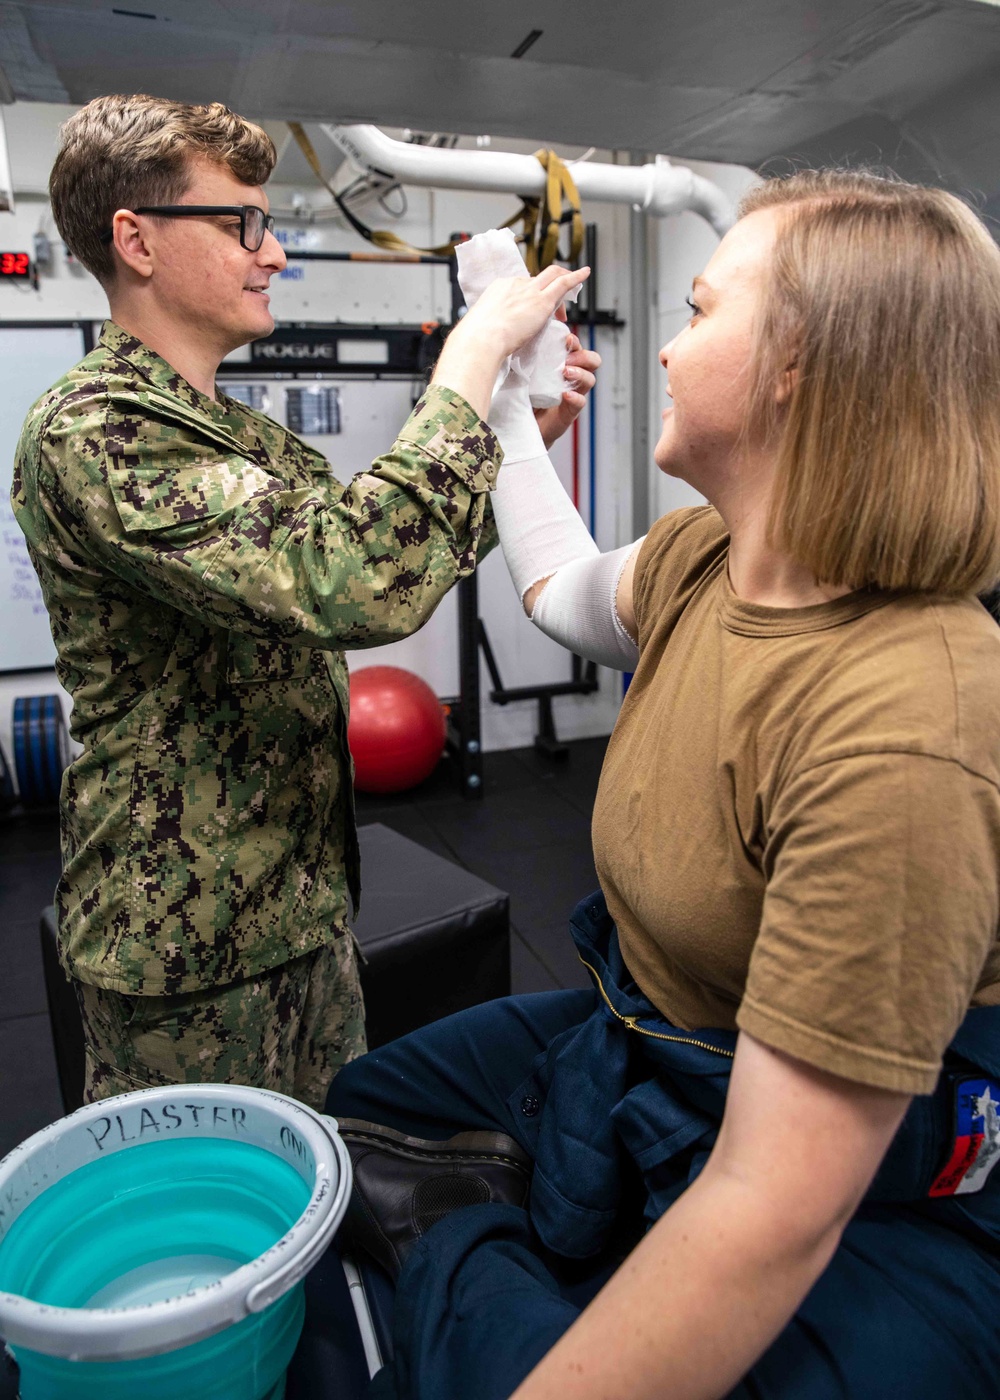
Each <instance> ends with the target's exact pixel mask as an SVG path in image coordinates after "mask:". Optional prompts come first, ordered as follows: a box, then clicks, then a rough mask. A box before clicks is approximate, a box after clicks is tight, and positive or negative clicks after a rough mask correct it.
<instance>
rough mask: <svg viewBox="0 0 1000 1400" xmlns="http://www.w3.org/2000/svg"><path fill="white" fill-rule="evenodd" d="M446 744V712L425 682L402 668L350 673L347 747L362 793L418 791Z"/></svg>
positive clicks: (371, 669) (379, 668) (376, 668)
mask: <svg viewBox="0 0 1000 1400" xmlns="http://www.w3.org/2000/svg"><path fill="white" fill-rule="evenodd" d="M444 740H445V720H444V709H443V708H442V705H441V701H440V700H439V699H438V698H437V696H436V695H435V694H434V692H433V690H431V688H430V686H429V685H428V684H427V683H426V681H422V680H421V679H420V677H419V676H415V675H414V674H413V672H412V671H404V670H403V669H402V668H401V667H399V666H365V667H363V668H362V669H361V670H359V671H352V672H351V719H350V723H349V724H348V726H347V742H348V743H349V744H350V746H351V754H352V756H353V758H354V786H355V787H356V788H358V789H359V790H360V791H361V792H404V791H405V790H406V789H407V788H411V787H416V785H417V783H422V782H423V780H424V779H425V778H428V777H430V775H431V773H433V771H434V767H435V765H436V764H437V761H438V759H439V758H440V757H441V753H442V750H443V749H444Z"/></svg>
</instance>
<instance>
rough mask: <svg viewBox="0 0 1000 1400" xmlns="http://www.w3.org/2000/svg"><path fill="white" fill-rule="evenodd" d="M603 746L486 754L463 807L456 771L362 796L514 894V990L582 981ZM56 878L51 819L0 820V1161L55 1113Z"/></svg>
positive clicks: (403, 828)
mask: <svg viewBox="0 0 1000 1400" xmlns="http://www.w3.org/2000/svg"><path fill="white" fill-rule="evenodd" d="M606 746H607V739H583V740H578V741H576V742H575V743H571V744H570V745H569V750H570V752H569V757H568V758H567V759H566V760H565V761H563V762H561V763H556V762H551V761H550V760H548V759H544V758H542V757H540V756H539V755H537V754H536V753H535V752H534V750H533V749H511V750H508V751H506V752H504V753H492V754H486V755H485V757H484V763H485V786H486V796H485V797H484V799H483V800H482V801H481V802H466V801H464V800H463V799H462V797H461V796H460V795H459V791H458V782H457V779H456V777H455V774H454V771H453V769H452V766H451V764H450V763H449V762H448V761H447V760H445V761H442V763H440V764H439V765H438V768H437V770H436V772H435V773H434V775H433V776H432V777H431V778H429V779H428V780H427V782H426V783H423V784H421V786H420V787H419V788H415V789H414V790H413V791H412V792H409V793H403V794H401V795H400V796H398V797H372V796H366V795H364V794H359V796H358V821H359V822H384V823H385V825H386V826H389V827H392V828H393V830H395V831H398V832H399V833H400V834H401V835H402V836H409V837H410V838H411V840H414V841H419V842H420V844H421V845H423V846H426V847H427V848H428V849H429V850H432V851H436V852H437V853H438V855H441V856H444V857H445V858H446V859H448V860H453V861H456V862H457V863H458V864H459V865H464V866H465V867H466V869H468V870H471V871H472V872H473V874H475V875H479V876H481V877H482V879H484V880H489V882H490V883H491V884H493V885H497V886H498V887H499V888H500V889H502V890H507V891H508V892H509V894H510V914H511V981H512V985H513V990H514V991H515V992H540V991H550V990H552V989H553V988H556V987H582V986H586V985H587V978H586V973H585V972H584V970H583V968H582V967H581V966H580V963H579V962H578V961H577V958H576V953H575V950H574V948H573V944H572V941H571V939H570V936H569V929H568V919H569V914H570V911H571V910H572V908H573V905H574V904H575V903H576V902H577V900H579V899H582V898H583V896H584V895H586V894H589V893H590V892H591V891H592V890H594V889H596V887H597V876H596V875H595V873H594V866H593V860H592V857H591V848H590V814H591V809H592V808H593V805H594V794H595V793H596V791H597V780H598V778H599V776H600V771H601V763H602V761H603V759H604V750H605V748H606ZM58 876H59V831H58V823H57V819H56V816H55V813H54V812H51V811H50V812H36V813H24V812H18V811H15V812H13V813H9V814H7V815H4V816H0V1156H3V1155H4V1153H6V1152H9V1151H10V1149H11V1148H12V1147H14V1146H16V1144H17V1143H19V1142H21V1141H22V1139H24V1138H25V1137H27V1136H28V1135H29V1134H30V1133H33V1132H36V1131H37V1130H38V1129H39V1128H42V1127H44V1126H45V1124H46V1123H51V1122H52V1121H53V1119H55V1118H59V1117H60V1116H61V1115H62V1103H61V1100H60V1098H59V1086H58V1081H57V1078H56V1065H55V1057H54V1054H53V1050H52V1040H51V1036H50V1032H49V1017H48V1009H47V1006H46V1002H45V983H44V980H43V977H42V958H41V949H40V944H39V937H38V921H39V915H40V914H41V911H42V909H43V908H44V907H45V905H46V904H51V902H52V891H53V889H54V887H55V883H56V880H57V879H58Z"/></svg>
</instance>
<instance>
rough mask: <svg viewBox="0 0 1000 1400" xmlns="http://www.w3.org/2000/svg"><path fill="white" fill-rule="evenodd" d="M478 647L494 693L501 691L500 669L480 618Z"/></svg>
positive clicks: (484, 625)
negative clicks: (481, 650) (480, 648)
mask: <svg viewBox="0 0 1000 1400" xmlns="http://www.w3.org/2000/svg"><path fill="white" fill-rule="evenodd" d="M479 645H480V646H481V647H482V649H483V660H484V661H485V662H486V669H487V671H489V673H490V680H491V681H492V682H493V689H494V691H499V690H503V681H502V680H501V678H500V667H499V666H498V665H497V659H496V657H495V656H494V654H493V648H492V646H491V645H490V639H489V637H488V636H487V634H486V624H485V623H484V622H483V620H482V618H480V619H479Z"/></svg>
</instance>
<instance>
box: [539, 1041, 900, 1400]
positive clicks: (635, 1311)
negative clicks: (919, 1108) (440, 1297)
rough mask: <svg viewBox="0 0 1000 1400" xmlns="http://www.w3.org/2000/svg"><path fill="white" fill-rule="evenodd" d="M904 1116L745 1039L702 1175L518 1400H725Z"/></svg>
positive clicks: (813, 1271)
mask: <svg viewBox="0 0 1000 1400" xmlns="http://www.w3.org/2000/svg"><path fill="white" fill-rule="evenodd" d="M909 1102H910V1100H909V1098H908V1097H907V1096H906V1095H904V1094H895V1093H889V1092H888V1091H886V1090H883V1089H871V1088H868V1087H866V1086H865V1085H861V1084H856V1083H852V1082H850V1081H848V1080H846V1079H841V1078H839V1077H837V1076H835V1075H831V1074H826V1073H823V1072H822V1071H820V1070H816V1069H813V1068H812V1067H811V1066H809V1065H806V1064H803V1063H802V1062H801V1061H799V1060H795V1059H792V1058H791V1057H790V1056H788V1055H785V1054H782V1053H780V1052H778V1051H775V1050H771V1049H769V1048H768V1047H767V1046H765V1045H763V1044H761V1043H760V1042H759V1041H756V1040H754V1039H753V1038H752V1037H751V1036H749V1035H747V1034H746V1033H745V1032H744V1033H742V1034H741V1035H740V1037H739V1042H738V1045H737V1051H736V1060H735V1063H734V1065H733V1075H732V1080H731V1083H730V1088H729V1097H728V1100H727V1105H726V1113H725V1117H724V1119H723V1123H722V1128H721V1130H720V1133H719V1138H718V1141H717V1143H716V1145H715V1148H714V1150H713V1152H712V1155H711V1157H710V1158H709V1161H708V1163H707V1165H706V1167H705V1169H704V1171H703V1172H702V1174H701V1175H700V1176H699V1177H698V1179H697V1180H696V1181H695V1182H694V1184H693V1185H692V1186H691V1187H689V1189H688V1190H687V1191H686V1192H685V1193H684V1195H683V1196H682V1197H681V1198H680V1199H679V1200H678V1201H677V1202H676V1204H675V1205H674V1206H672V1207H671V1209H670V1210H669V1211H667V1213H666V1214H665V1215H664V1216H662V1217H661V1219H660V1220H659V1221H657V1223H656V1225H655V1226H654V1227H653V1228H652V1230H650V1232H649V1234H648V1235H647V1236H646V1237H645V1239H644V1240H643V1241H642V1242H641V1243H640V1244H639V1246H638V1247H637V1248H636V1249H635V1250H634V1251H633V1252H632V1254H631V1255H630V1256H629V1258H628V1259H627V1260H626V1261H625V1263H624V1264H623V1265H622V1266H621V1268H620V1269H619V1270H618V1272H617V1273H616V1274H615V1276H614V1277H613V1278H612V1279H611V1280H610V1282H609V1283H607V1284H606V1285H605V1287H604V1288H603V1289H602V1290H601V1292H600V1293H599V1294H598V1296H597V1297H596V1298H595V1299H594V1301H593V1302H592V1303H591V1305H590V1306H589V1307H588V1308H587V1309H586V1311H585V1312H583V1313H582V1314H581V1315H580V1317H579V1319H578V1320H577V1322H576V1323H574V1325H573V1326H572V1327H571V1328H570V1330H569V1331H568V1332H567V1333H566V1335H565V1336H564V1337H563V1338H562V1339H561V1340H560V1341H559V1342H558V1343H557V1344H556V1346H555V1347H553V1349H552V1351H550V1352H549V1354H548V1355H547V1356H546V1357H545V1358H544V1360H542V1361H541V1362H540V1363H539V1365H538V1366H536V1368H535V1369H534V1371H532V1373H531V1375H530V1376H528V1378H527V1380H526V1381H524V1383H523V1384H522V1385H521V1386H519V1387H518V1389H517V1391H516V1392H515V1394H514V1397H513V1400H720V1397H723V1396H725V1395H728V1393H729V1392H730V1390H731V1389H732V1388H733V1386H734V1385H736V1383H737V1382H738V1381H739V1379H740V1377H741V1376H742V1375H744V1374H745V1372H746V1371H747V1370H749V1368H750V1367H751V1366H752V1365H753V1363H754V1362H755V1361H756V1360H757V1358H758V1357H759V1356H760V1355H761V1354H762V1353H763V1352H764V1351H765V1349H766V1348H767V1347H768V1345H769V1344H770V1343H771V1342H772V1341H773V1340H774V1338H775V1337H776V1336H777V1335H778V1333H779V1332H780V1331H781V1330H782V1328H783V1327H784V1326H785V1324H786V1323H787V1322H788V1321H789V1319H790V1318H791V1317H792V1315H793V1314H794V1312H795V1310H796V1308H797V1307H798V1306H799V1304H800V1303H801V1301H802V1299H803V1298H804V1297H805V1295H806V1294H807V1293H808V1291H809V1289H810V1288H811V1287H812V1285H813V1284H814V1283H815V1281H816V1280H817V1278H819V1276H820V1274H821V1273H822V1272H823V1270H824V1269H825V1268H826V1265H827V1264H828V1263H829V1261H830V1258H831V1257H832V1255H833V1252H834V1250H835V1249H836V1248H837V1244H838V1242H839V1240H840V1236H841V1234H842V1232H843V1230H844V1227H845V1226H846V1224H847V1222H848V1221H849V1220H850V1218H851V1216H852V1215H853V1214H854V1212H855V1210H856V1209H857V1207H858V1204H859V1203H860V1201H861V1199H862V1197H863V1196H864V1193H865V1191H866V1190H867V1188H868V1185H869V1183H870V1182H871V1179H872V1177H873V1176H874V1174H875V1172H876V1170H877V1168H878V1165H879V1163H880V1162H881V1160H882V1158H883V1156H884V1155H885V1152H886V1151H887V1149H888V1147H889V1144H890V1142H891V1141H892V1138H893V1136H894V1134H895V1132H896V1129H897V1128H898V1126H899V1124H900V1122H901V1121H902V1118H903V1115H904V1113H905V1112H906V1109H907V1106H908V1104H909ZM793 1126H794V1131H793V1130H792V1128H793Z"/></svg>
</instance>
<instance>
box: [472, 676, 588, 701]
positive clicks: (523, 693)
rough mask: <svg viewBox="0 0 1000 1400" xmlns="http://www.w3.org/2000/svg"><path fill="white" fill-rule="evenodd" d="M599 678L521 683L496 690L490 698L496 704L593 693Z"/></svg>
mask: <svg viewBox="0 0 1000 1400" xmlns="http://www.w3.org/2000/svg"><path fill="white" fill-rule="evenodd" d="M597 688H598V685H597V679H596V677H595V679H594V680H587V679H586V677H584V679H583V680H580V681H553V682H551V683H546V684H545V685H520V686H515V687H514V688H513V689H511V690H495V691H493V693H492V694H491V695H490V699H491V700H492V701H493V702H494V704H496V705H512V704H513V703H514V702H515V701H516V700H541V699H542V698H543V697H544V696H546V695H549V696H560V695H593V693H594V691H595V690H597Z"/></svg>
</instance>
